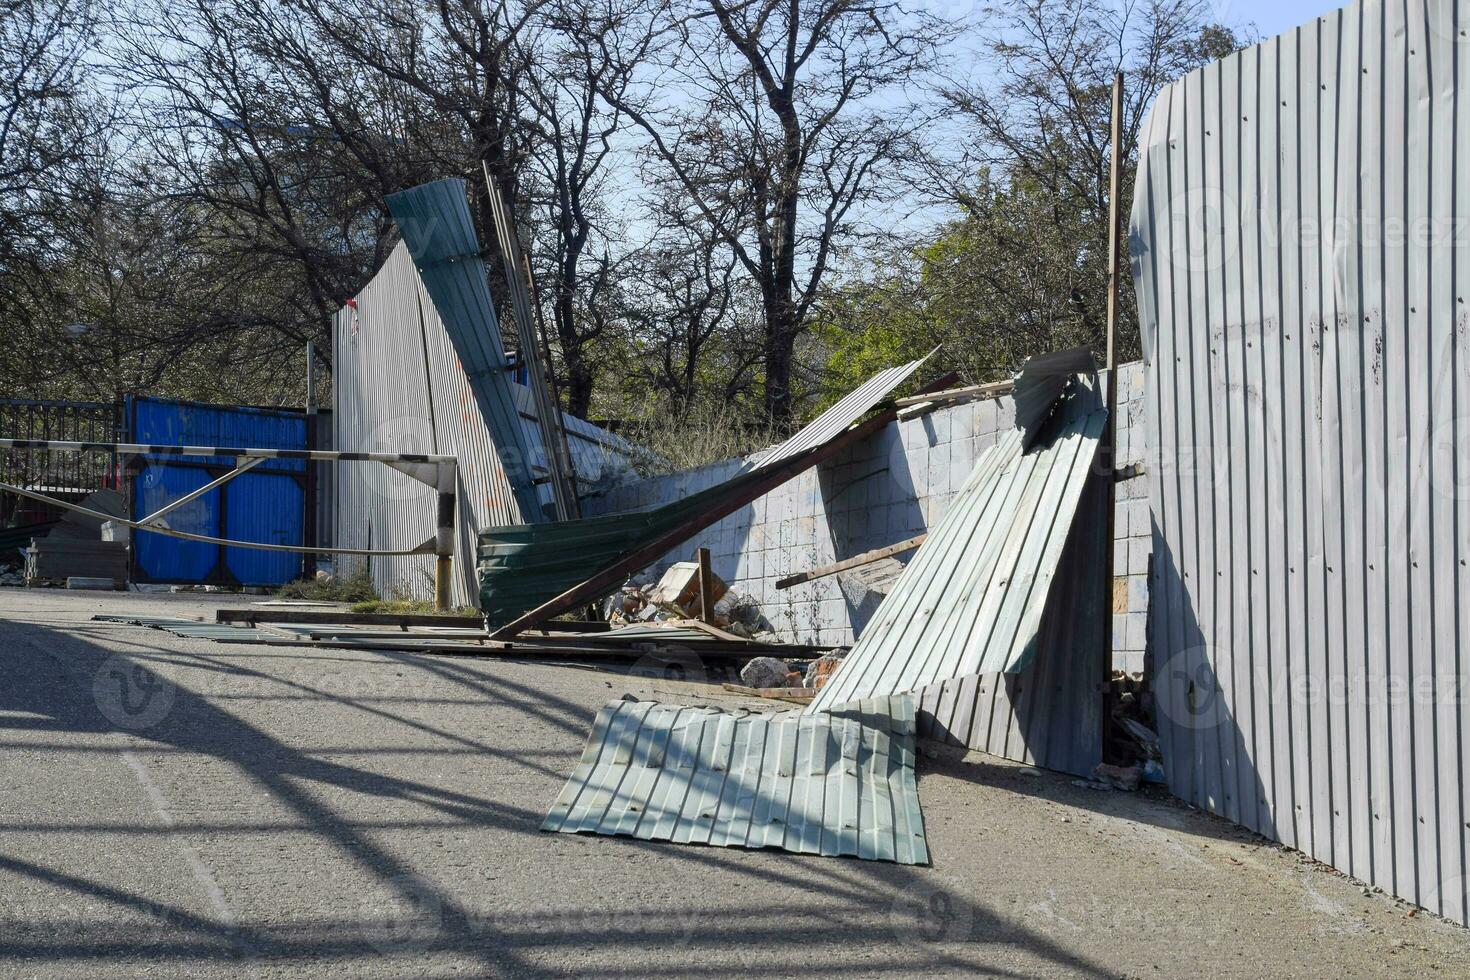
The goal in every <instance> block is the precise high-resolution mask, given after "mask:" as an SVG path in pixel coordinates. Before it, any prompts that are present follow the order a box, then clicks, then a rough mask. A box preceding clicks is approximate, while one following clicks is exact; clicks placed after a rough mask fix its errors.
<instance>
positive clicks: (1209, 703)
mask: <svg viewBox="0 0 1470 980" xmlns="http://www.w3.org/2000/svg"><path fill="white" fill-rule="evenodd" d="M1153 563H1154V575H1155V580H1154V583H1153V587H1154V592H1153V596H1154V599H1153V613H1152V618H1151V623H1150V625H1151V634H1152V635H1151V636H1150V638H1149V647H1150V650H1151V653H1150V661H1151V663H1150V666H1151V667H1152V668H1153V669H1152V672H1151V674H1150V675H1149V676H1150V677H1151V681H1152V687H1153V692H1154V712H1155V723H1156V725H1157V726H1158V732H1159V741H1160V745H1161V748H1162V750H1163V755H1164V773H1165V776H1166V777H1167V779H1168V781H1169V790H1170V791H1171V792H1172V793H1173V794H1174V795H1175V796H1178V797H1179V798H1180V799H1184V800H1188V801H1189V802H1191V803H1194V804H1196V805H1198V806H1200V807H1202V808H1204V809H1206V810H1209V811H1210V812H1212V813H1215V814H1217V815H1219V816H1222V817H1224V818H1226V819H1227V820H1232V821H1234V822H1236V823H1238V824H1241V825H1243V826H1245V827H1248V828H1250V829H1251V830H1254V831H1256V832H1258V833H1260V834H1263V835H1264V836H1266V837H1270V838H1271V839H1273V840H1280V836H1279V835H1278V834H1277V831H1276V821H1275V817H1274V814H1273V813H1272V809H1271V799H1270V797H1269V795H1268V794H1267V792H1266V788H1265V785H1264V783H1263V782H1262V780H1261V778H1260V776H1259V774H1258V773H1257V772H1256V769H1255V766H1254V764H1253V763H1252V757H1253V754H1254V746H1252V745H1251V744H1249V743H1248V741H1247V739H1246V736H1245V733H1244V732H1243V731H1242V730H1241V728H1240V726H1239V725H1238V724H1237V723H1236V720H1235V715H1234V714H1233V713H1232V709H1234V710H1244V711H1251V710H1254V705H1255V704H1256V703H1257V700H1258V696H1259V695H1260V694H1262V693H1263V692H1264V693H1265V695H1266V696H1272V694H1273V692H1272V691H1270V684H1269V679H1268V678H1264V677H1258V676H1256V671H1255V670H1254V669H1251V670H1249V671H1248V672H1249V674H1250V679H1249V680H1248V681H1247V682H1246V684H1245V685H1244V687H1243V689H1242V688H1241V687H1239V686H1237V685H1236V684H1235V682H1234V680H1233V679H1231V678H1229V677H1225V678H1222V676H1221V674H1220V672H1219V671H1218V669H1217V665H1218V655H1217V653H1216V651H1217V650H1218V649H1219V645H1218V644H1211V643H1210V642H1209V641H1208V639H1207V634H1206V632H1205V630H1204V628H1203V627H1202V626H1201V625H1200V622H1199V617H1198V614H1197V613H1196V610H1195V608H1194V601H1193V597H1192V595H1191V585H1192V583H1191V582H1190V580H1189V579H1188V578H1187V577H1186V576H1185V574H1184V573H1183V572H1182V571H1181V570H1180V568H1179V562H1178V560H1177V557H1176V556H1175V555H1174V553H1173V552H1172V551H1171V550H1170V548H1169V546H1168V544H1167V542H1166V541H1165V540H1164V536H1163V533H1162V531H1161V529H1160V528H1159V526H1158V523H1157V521H1155V523H1154V536H1153ZM1242 694H1243V695H1244V696H1241V695H1242Z"/></svg>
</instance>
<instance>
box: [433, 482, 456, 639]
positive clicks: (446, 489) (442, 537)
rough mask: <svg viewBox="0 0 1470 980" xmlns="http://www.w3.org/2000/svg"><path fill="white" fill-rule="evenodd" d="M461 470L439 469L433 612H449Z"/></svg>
mask: <svg viewBox="0 0 1470 980" xmlns="http://www.w3.org/2000/svg"><path fill="white" fill-rule="evenodd" d="M457 483H458V467H456V466H449V465H440V467H439V487H438V490H439V516H438V520H437V521H436V522H435V527H434V555H435V558H434V609H435V611H437V612H448V611H449V606H450V591H451V590H450V584H449V583H450V580H449V576H450V573H451V571H452V567H451V565H452V559H453V555H454V507H455V487H456V484H457Z"/></svg>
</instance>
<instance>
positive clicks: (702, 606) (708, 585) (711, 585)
mask: <svg viewBox="0 0 1470 980" xmlns="http://www.w3.org/2000/svg"><path fill="white" fill-rule="evenodd" d="M694 560H695V561H696V562H697V563H698V564H699V618H700V619H701V620H703V621H704V622H706V623H709V624H710V625H711V626H713V625H714V622H715V601H714V595H713V593H714V591H715V577H714V573H712V572H711V571H710V567H709V549H708V548H697V549H695V551H694Z"/></svg>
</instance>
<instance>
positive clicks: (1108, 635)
mask: <svg viewBox="0 0 1470 980" xmlns="http://www.w3.org/2000/svg"><path fill="white" fill-rule="evenodd" d="M1112 115H1113V119H1112V132H1111V134H1110V137H1109V144H1110V147H1111V156H1112V160H1111V166H1110V168H1109V173H1108V322H1107V332H1108V336H1107V362H1106V369H1107V379H1108V381H1107V385H1108V387H1107V407H1108V418H1107V422H1106V423H1105V424H1104V428H1103V437H1102V445H1101V446H1100V447H1099V448H1098V460H1099V462H1100V464H1101V469H1102V478H1103V479H1104V480H1105V481H1106V490H1105V493H1104V496H1105V499H1106V501H1107V503H1106V506H1105V510H1106V514H1105V516H1104V518H1103V528H1104V531H1103V533H1104V535H1105V539H1104V543H1103V570H1102V575H1101V579H1102V583H1101V585H1102V588H1103V605H1102V608H1103V609H1104V610H1106V612H1104V614H1103V615H1104V617H1105V618H1104V621H1103V628H1102V631H1101V632H1102V638H1103V640H1102V664H1101V666H1102V671H1101V674H1102V682H1103V684H1104V685H1106V684H1107V682H1108V680H1109V678H1111V677H1112V670H1113V630H1112V628H1111V627H1112V609H1113V592H1114V589H1115V582H1114V575H1113V553H1114V550H1115V548H1114V545H1115V542H1114V540H1113V535H1114V517H1115V511H1116V510H1117V506H1118V501H1117V497H1118V483H1117V475H1116V471H1117V460H1116V458H1115V457H1116V453H1115V451H1114V450H1115V447H1116V445H1117V431H1118V361H1117V353H1116V351H1117V334H1118V285H1119V283H1118V280H1119V273H1120V269H1121V262H1122V253H1123V241H1122V227H1121V224H1120V221H1121V219H1122V214H1121V210H1122V207H1121V205H1122V196H1123V152H1122V144H1123V73H1122V72H1118V73H1117V74H1115V75H1114V76H1113V113H1112ZM1104 690H1106V687H1104ZM1107 717H1108V712H1107V711H1106V710H1104V711H1102V712H1101V718H1102V726H1103V731H1102V737H1103V739H1104V742H1105V741H1106V738H1107Z"/></svg>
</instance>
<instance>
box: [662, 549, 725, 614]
mask: <svg viewBox="0 0 1470 980" xmlns="http://www.w3.org/2000/svg"><path fill="white" fill-rule="evenodd" d="M729 591H730V587H729V586H728V585H726V584H725V583H724V581H723V580H721V578H720V577H719V576H718V575H715V574H714V573H711V574H710V595H711V596H713V598H712V599H711V600H710V601H711V603H712V604H713V603H718V602H719V601H720V600H721V599H722V598H724V596H725V593H727V592H729ZM701 598H702V597H701V596H700V588H699V564H698V562H692V561H679V562H675V563H674V564H672V565H670V566H669V568H668V571H666V572H664V574H663V577H662V578H660V579H659V580H658V585H656V586H654V588H653V591H652V593H650V595H649V600H650V601H651V602H653V603H654V604H655V605H657V606H659V607H661V608H663V609H665V610H667V611H669V612H673V613H677V614H679V615H680V616H682V617H684V618H690V619H692V618H697V617H698V616H699V610H700V601H701Z"/></svg>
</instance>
